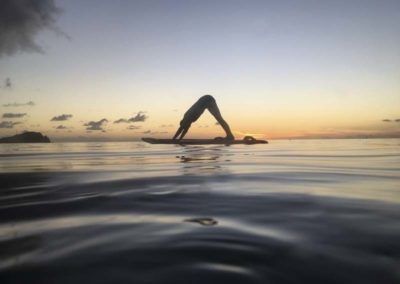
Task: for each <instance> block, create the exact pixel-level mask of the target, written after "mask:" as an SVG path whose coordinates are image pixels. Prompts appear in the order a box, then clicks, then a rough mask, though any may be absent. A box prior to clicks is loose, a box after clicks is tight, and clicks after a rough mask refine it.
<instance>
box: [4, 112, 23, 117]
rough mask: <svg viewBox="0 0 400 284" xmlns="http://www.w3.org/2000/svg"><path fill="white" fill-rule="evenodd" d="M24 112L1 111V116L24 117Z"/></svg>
mask: <svg viewBox="0 0 400 284" xmlns="http://www.w3.org/2000/svg"><path fill="white" fill-rule="evenodd" d="M25 115H26V113H10V112H7V113H3V118H21V117H24V116H25Z"/></svg>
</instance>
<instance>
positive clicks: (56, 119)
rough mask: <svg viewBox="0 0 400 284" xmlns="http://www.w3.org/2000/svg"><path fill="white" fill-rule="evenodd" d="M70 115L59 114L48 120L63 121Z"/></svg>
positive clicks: (70, 115)
mask: <svg viewBox="0 0 400 284" xmlns="http://www.w3.org/2000/svg"><path fill="white" fill-rule="evenodd" d="M71 117H72V114H61V115H58V116H55V117H53V118H52V119H51V120H50V121H65V120H68V119H70V118H71Z"/></svg>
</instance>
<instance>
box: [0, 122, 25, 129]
mask: <svg viewBox="0 0 400 284" xmlns="http://www.w3.org/2000/svg"><path fill="white" fill-rule="evenodd" d="M17 124H21V122H18V121H16V122H14V121H2V122H0V128H14V126H15V125H17Z"/></svg>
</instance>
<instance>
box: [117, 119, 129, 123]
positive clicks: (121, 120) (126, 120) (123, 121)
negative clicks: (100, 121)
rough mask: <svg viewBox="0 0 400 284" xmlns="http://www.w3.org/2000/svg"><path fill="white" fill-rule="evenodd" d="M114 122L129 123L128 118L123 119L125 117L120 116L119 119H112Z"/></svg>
mask: <svg viewBox="0 0 400 284" xmlns="http://www.w3.org/2000/svg"><path fill="white" fill-rule="evenodd" d="M114 123H129V120H128V119H125V118H120V119H118V120H116V121H114Z"/></svg>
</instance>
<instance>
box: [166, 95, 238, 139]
mask: <svg viewBox="0 0 400 284" xmlns="http://www.w3.org/2000/svg"><path fill="white" fill-rule="evenodd" d="M206 109H208V111H209V112H210V113H211V114H212V115H213V116H214V117H215V119H216V120H217V121H218V123H219V124H220V125H221V126H222V128H223V129H224V130H225V133H226V137H225V138H224V139H226V140H234V139H235V137H234V136H233V134H232V131H231V129H230V128H229V125H228V123H226V121H225V120H224V119H223V118H222V115H221V112H220V111H219V108H218V106H217V103H216V102H215V99H214V98H213V97H212V96H211V95H204V96H202V97H201V98H200V99H198V101H197V102H195V103H194V105H192V106H191V107H190V108H189V109H188V111H187V112H185V115H184V116H183V119H182V120H181V122H180V127H179V128H178V130H177V131H176V133H175V135H174V138H173V139H174V140H175V139H177V138H178V136H179V138H178V140H181V139H182V138H183V137H184V136H185V135H186V133H187V132H188V130H189V128H190V126H191V125H192V123H193V122H195V121H196V120H197V119H199V117H200V116H201V115H202V114H203V112H204V111H205V110H206ZM220 139H221V138H220Z"/></svg>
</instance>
